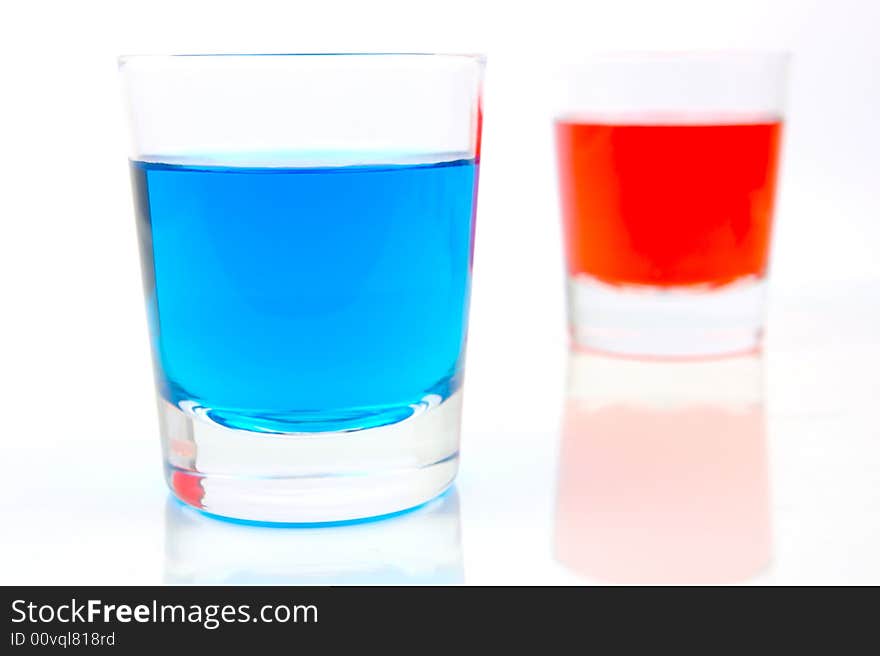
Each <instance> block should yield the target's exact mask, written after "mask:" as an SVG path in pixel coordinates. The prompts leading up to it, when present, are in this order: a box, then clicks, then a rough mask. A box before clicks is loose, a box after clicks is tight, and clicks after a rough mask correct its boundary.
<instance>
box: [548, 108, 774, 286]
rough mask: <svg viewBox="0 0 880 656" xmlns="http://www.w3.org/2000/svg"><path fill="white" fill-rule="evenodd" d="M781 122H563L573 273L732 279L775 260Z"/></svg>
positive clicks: (609, 278)
mask: <svg viewBox="0 0 880 656" xmlns="http://www.w3.org/2000/svg"><path fill="white" fill-rule="evenodd" d="M781 128H782V124H781V122H779V121H765V122H742V123H733V122H732V123H728V122H725V123H723V124H711V123H706V122H703V121H701V122H699V123H695V124H613V123H589V122H571V121H559V122H557V124H556V141H557V153H558V164H559V177H560V189H561V200H562V212H563V224H564V230H565V241H566V251H567V259H568V268H569V273H570V274H572V275H578V274H586V275H589V276H592V277H594V278H597V279H599V280H601V281H602V282H605V283H608V284H641V285H656V286H678V285H695V284H709V285H723V284H727V283H730V282H733V281H735V280H737V279H739V278H742V277H745V276H759V277H761V276H763V275H764V274H765V272H766V268H767V258H768V251H769V245H770V232H771V224H772V214H773V202H774V194H775V186H776V172H777V165H778V153H779V142H780V133H781Z"/></svg>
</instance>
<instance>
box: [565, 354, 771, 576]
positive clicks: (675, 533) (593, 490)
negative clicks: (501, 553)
mask: <svg viewBox="0 0 880 656" xmlns="http://www.w3.org/2000/svg"><path fill="white" fill-rule="evenodd" d="M762 371H763V362H762V358H761V356H760V354H751V355H743V356H739V357H733V358H727V359H719V360H704V361H642V360H628V359H620V358H609V357H604V356H599V355H595V354H587V353H571V354H570V355H569V361H568V378H567V387H566V402H565V410H564V418H563V428H562V444H561V449H560V472H559V482H558V490H557V494H558V496H557V506H556V526H555V550H556V557H557V559H558V560H559V561H560V562H561V563H562V564H563V565H565V566H566V567H568V568H569V569H571V570H573V571H575V572H576V573H578V574H580V575H583V576H587V577H590V578H595V579H598V580H602V581H608V582H620V583H722V582H734V581H742V580H745V579H748V578H750V577H752V576H754V575H755V574H757V573H758V572H760V571H761V569H762V568H763V567H764V566H765V565H766V564H767V563H768V562H769V560H770V551H771V536H770V518H769V485H768V477H767V451H766V440H765V415H764V404H763V381H762Z"/></svg>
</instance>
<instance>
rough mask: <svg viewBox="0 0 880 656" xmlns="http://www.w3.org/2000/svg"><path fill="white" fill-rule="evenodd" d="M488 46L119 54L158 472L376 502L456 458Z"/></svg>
mask: <svg viewBox="0 0 880 656" xmlns="http://www.w3.org/2000/svg"><path fill="white" fill-rule="evenodd" d="M483 68H484V59H483V58H482V57H481V56H475V55H474V56H472V55H417V54H339V55H207V56H203V55H183V56H133V57H122V58H121V59H120V71H121V74H122V79H123V84H124V88H125V97H126V99H127V105H128V110H129V115H130V123H131V129H132V136H133V140H132V150H131V155H130V168H131V179H132V187H133V191H134V204H135V214H136V220H137V228H138V235H139V241H140V250H141V260H142V265H143V276H144V292H145V295H146V305H147V315H148V323H149V328H150V336H151V341H152V353H153V359H154V368H155V378H156V383H157V392H158V393H157V396H158V404H159V420H160V421H159V423H160V434H161V441H162V447H163V456H164V465H165V472H166V478H167V482H168V485H169V486H170V488H171V490H172V492H173V493H174V495H176V496H177V497H178V498H179V499H181V500H182V501H184V502H185V503H187V504H189V505H191V506H195V507H197V508H200V509H202V510H203V511H205V512H208V513H212V514H216V515H220V516H226V517H232V518H237V519H244V520H252V521H260V522H280V523H321V522H335V521H345V520H352V519H359V518H365V517H374V516H381V515H386V514H389V513H394V512H397V511H401V510H404V509H407V508H411V507H413V506H416V505H419V504H421V503H424V502H426V501H428V500H429V499H431V498H433V497H435V496H437V495H438V494H440V493H441V492H443V490H444V489H446V488H447V487H448V486H449V485H450V484H451V482H452V480H453V478H454V477H455V474H456V471H457V467H458V444H459V425H460V415H461V398H462V389H461V387H462V376H463V372H464V351H465V340H466V334H467V316H468V304H469V293H470V282H471V264H472V257H473V228H474V218H475V210H476V198H477V178H478V169H479V140H480V128H481V120H482V114H481V88H482V75H483Z"/></svg>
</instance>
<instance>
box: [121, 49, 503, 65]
mask: <svg viewBox="0 0 880 656" xmlns="http://www.w3.org/2000/svg"><path fill="white" fill-rule="evenodd" d="M311 57H314V58H331V57H338V58H340V59H362V58H363V59H365V58H373V57H375V58H380V59H386V58H387V59H393V58H407V57H413V58H425V59H452V60H455V59H463V60H469V61H473V62H476V63H478V64H481V65H485V63H486V55H485V54H482V53H465V52H463V53H457V52H391V51H389V52H382V51H376V52H223V53H169V54H149V53H146V54H129V55H119V56H117V57H116V62H117V64H118V65H119V66H124V65H125V64H127V63H129V62H135V61H162V60H167V61H173V60H175V59H196V58H203V59H251V58H254V59H257V58H266V59H268V58H290V59H294V58H302V59H306V58H311Z"/></svg>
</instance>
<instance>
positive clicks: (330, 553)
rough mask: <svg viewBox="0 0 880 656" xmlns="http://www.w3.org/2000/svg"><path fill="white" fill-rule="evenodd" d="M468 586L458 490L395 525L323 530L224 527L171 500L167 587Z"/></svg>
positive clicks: (227, 524)
mask: <svg viewBox="0 0 880 656" xmlns="http://www.w3.org/2000/svg"><path fill="white" fill-rule="evenodd" d="M463 580H464V572H463V566H462V552H461V525H460V519H459V503H458V495H457V493H456V491H455V489H453V490H451V491H450V492H447V493H446V494H444V495H443V496H441V497H440V498H438V499H435V500H434V501H431V502H429V503H428V504H426V505H425V506H422V507H420V508H418V509H416V510H413V511H410V512H406V513H402V514H400V515H397V516H395V517H390V518H388V519H384V520H377V521H367V522H361V523H353V524H347V525H338V526H324V527H317V528H293V527H291V528H279V527H271V526H255V525H248V524H242V523H236V522H230V521H224V520H219V519H214V518H212V517H207V516H205V515H203V514H201V513H200V512H198V511H196V510H193V509H192V508H189V507H187V506H184V505H183V504H181V503H179V502H177V501H175V500H174V499H171V498H169V499H168V504H167V507H166V511H165V581H166V582H167V583H223V584H247V583H254V584H263V583H266V584H284V583H290V584H303V585H334V584H338V585H343V584H353V585H357V584H379V585H382V584H410V583H419V584H446V583H462V582H463Z"/></svg>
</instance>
